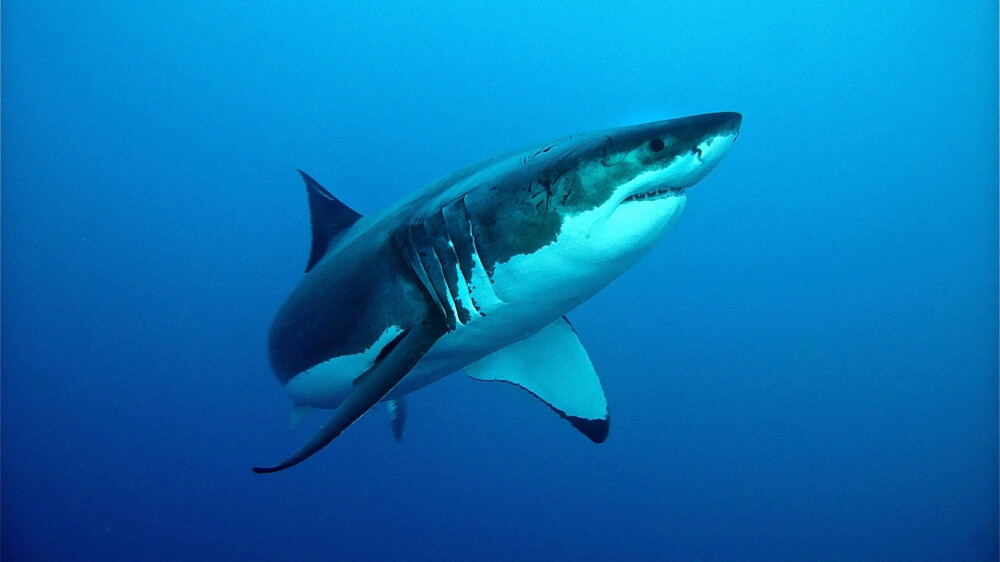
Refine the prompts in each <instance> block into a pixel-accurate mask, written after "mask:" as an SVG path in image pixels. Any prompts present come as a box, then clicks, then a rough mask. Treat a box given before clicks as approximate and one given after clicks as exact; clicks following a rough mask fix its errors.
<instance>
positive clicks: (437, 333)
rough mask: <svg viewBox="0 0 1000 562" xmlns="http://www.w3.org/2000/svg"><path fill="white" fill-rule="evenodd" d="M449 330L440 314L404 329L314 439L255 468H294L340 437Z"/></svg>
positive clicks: (277, 469)
mask: <svg viewBox="0 0 1000 562" xmlns="http://www.w3.org/2000/svg"><path fill="white" fill-rule="evenodd" d="M445 331H446V327H445V325H444V320H443V319H437V318H428V319H427V320H426V321H425V322H424V323H423V324H421V325H419V326H414V327H412V328H409V329H406V330H403V332H401V333H400V334H399V335H398V336H396V338H395V339H394V340H392V341H391V342H389V344H388V345H386V346H385V348H384V349H383V350H382V351H381V352H380V353H379V357H378V358H377V359H376V360H375V364H374V365H372V367H371V368H370V369H368V370H367V371H365V372H364V373H362V374H361V375H360V376H359V377H358V378H357V379H356V380H355V381H354V390H353V391H352V392H351V394H350V395H348V397H347V398H346V399H345V400H344V402H343V403H341V405H340V407H339V408H337V410H336V411H335V412H334V413H333V416H331V417H330V419H329V420H327V422H326V423H325V424H323V425H322V426H321V427H320V428H319V430H318V431H317V432H316V434H315V435H313V437H312V439H310V440H309V441H308V442H307V443H306V444H305V445H303V446H302V448H301V449H299V450H298V451H296V452H295V454H293V455H292V456H290V457H288V458H287V459H285V460H283V461H281V463H279V464H277V465H275V466H270V467H259V466H255V467H254V468H253V471H254V472H256V473H257V474H263V473H269V472H278V471H279V470H284V469H286V468H290V467H292V466H295V465H297V464H299V463H300V462H302V461H304V460H306V459H307V458H309V457H310V456H312V455H313V453H315V452H317V451H319V450H320V449H322V448H323V447H325V446H326V445H327V444H328V443H330V441H333V440H334V439H336V438H337V436H338V435H340V434H341V433H343V432H344V430H345V429H347V428H348V427H350V425H351V424H352V423H354V421H355V420H357V419H358V418H360V417H361V415H362V414H364V413H365V412H367V411H368V410H369V409H370V408H371V407H372V406H374V405H375V404H376V403H377V402H378V401H379V400H381V399H382V398H384V397H385V395H386V394H388V393H389V391H390V390H392V388H393V387H394V386H396V384H398V383H399V381H400V380H402V379H403V377H404V376H406V373H408V372H410V369H412V368H413V366H414V365H416V364H417V362H418V361H420V358H421V357H423V356H424V354H426V353H427V350H429V349H430V348H431V346H432V345H434V342H436V341H437V340H438V338H440V337H441V336H442V335H444V333H445Z"/></svg>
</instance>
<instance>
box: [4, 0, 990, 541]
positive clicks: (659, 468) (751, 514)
mask: <svg viewBox="0 0 1000 562" xmlns="http://www.w3.org/2000/svg"><path fill="white" fill-rule="evenodd" d="M226 4H227V3H217V2H202V1H198V0H195V1H190V2H160V1H153V2H121V1H110V2H97V3H86V2H85V3H80V2H65V1H55V0H39V1H36V2H23V1H21V2H17V1H10V2H4V3H3V6H2V11H0V20H2V39H0V52H2V76H0V80H2V109H0V118H2V174H0V182H2V207H0V210H2V223H0V224H2V227H0V228H2V258H0V271H2V293H0V299H2V307H0V311H2V312H0V321H2V354H0V368H2V388H0V392H2V393H0V416H2V442H0V447H2V449H0V452H2V457H0V461H2V465H0V484H2V493H0V510H2V513H0V555H2V557H3V559H4V560H5V561H6V560H12V561H13V560H185V559H186V560H202V559H214V560H306V559H337V560H365V559H375V558H381V559H389V560H506V559H521V560H530V559H549V560H552V559H555V560H606V559H627V560H743V559H753V560H807V559H809V560H995V559H996V558H997V549H998V547H997V529H998V484H997V482H998V445H997V439H998V423H997V419H998V289H997V288H998V258H997V255H998V242H997V241H998V167H997V158H998V101H997V99H998V86H997V85H998V70H997V69H998V55H997V48H998V38H997V24H998V17H997V5H996V3H992V2H975V1H973V2H957V3H956V2H888V3H876V5H872V3H869V2H860V1H855V0H850V1H847V2H826V3H815V2H807V3H802V4H801V5H795V6H790V5H789V4H788V3H783V2H771V3H763V4H760V3H747V4H746V5H740V4H734V3H730V2H707V3H705V2H701V3H690V2H688V3H675V2H637V3H630V4H628V5H625V4H620V5H615V6H614V7H609V5H607V4H606V3H576V2H551V3H532V2H510V3H497V2H491V3H483V4H481V5H479V4H477V5H475V6H473V5H472V4H458V3H456V4H448V3H410V4H407V5H405V7H401V6H395V7H389V6H381V7H372V6H369V5H368V4H367V3H363V2H345V3H334V2H305V3H290V2H246V3H229V5H226ZM726 110H731V111H740V112H742V113H743V115H744V121H743V128H742V132H741V135H740V139H739V141H738V142H737V143H736V145H735V146H734V148H733V150H732V151H731V152H730V154H729V156H728V157H727V158H726V159H725V160H724V161H723V162H722V164H721V165H720V166H719V167H718V169H716V170H715V171H714V172H713V173H712V174H711V175H709V176H708V178H706V179H705V180H704V181H703V182H702V183H701V184H699V185H698V186H696V187H695V188H692V189H691V190H689V195H688V204H687V209H686V210H685V214H684V216H682V217H681V220H680V221H679V223H678V225H677V226H676V227H675V228H674V229H673V231H672V232H671V233H669V234H668V236H667V238H666V239H665V240H664V241H663V242H662V243H661V244H660V245H659V246H657V247H656V248H655V249H654V250H653V252H652V253H651V254H650V255H649V256H647V257H646V258H645V259H644V260H643V261H642V262H640V263H639V264H638V265H637V266H635V267H634V268H633V269H632V270H630V271H629V272H627V273H626V274H625V275H624V276H622V277H621V278H619V279H618V280H617V281H615V282H614V283H612V284H611V285H610V286H608V287H607V288H606V289H605V290H604V291H603V292H601V293H599V294H598V295H597V296H596V297H594V298H593V299H592V300H590V301H588V302H587V303H585V304H584V305H583V306H581V307H580V308H579V309H578V310H576V311H575V312H573V313H571V314H570V318H571V320H572V321H573V322H574V325H575V327H576V329H577V331H578V332H579V334H580V337H581V339H582V340H583V342H584V344H585V345H586V346H587V348H588V351H589V353H590V356H591V358H592V360H593V363H594V364H595V366H596V368H597V371H598V372H599V374H600V375H601V378H602V380H603V383H604V387H605V390H606V393H607V396H608V400H609V402H610V408H611V417H612V425H611V434H610V437H609V439H608V441H607V442H606V443H604V444H602V445H594V444H592V443H590V442H589V441H588V440H587V439H585V438H583V437H582V436H580V435H579V434H578V433H577V432H576V431H574V430H573V429H572V428H571V427H570V426H569V425H568V424H566V423H565V422H564V421H563V420H561V419H559V418H558V417H557V416H555V415H553V414H552V412H551V411H550V410H549V408H547V407H546V406H545V405H544V404H542V403H540V402H538V401H537V400H535V399H534V398H532V397H531V396H529V395H528V394H526V393H523V392H521V391H519V390H518V389H516V388H513V387H509V386H508V385H497V384H491V383H478V382H474V381H471V380H469V379H467V378H466V377H464V376H461V375H459V376H454V377H449V378H446V379H444V380H442V381H440V382H439V383H436V384H434V385H431V386H429V387H427V388H425V389H423V390H421V391H419V392H417V393H415V394H413V395H411V396H409V397H408V398H409V418H408V423H407V427H406V432H405V433H406V434H405V436H404V440H403V442H402V443H399V444H397V443H395V442H394V441H393V439H392V436H391V432H390V430H389V425H388V422H387V421H386V420H385V419H384V416H380V415H375V414H372V415H368V416H365V417H364V418H363V419H362V420H360V421H359V422H358V423H357V424H355V425H354V426H353V427H351V428H350V429H349V431H348V432H346V433H345V434H344V435H343V436H342V437H341V438H340V439H338V440H337V441H336V442H334V443H333V444H332V445H331V446H329V447H328V448H327V449H325V450H323V451H322V452H320V453H319V454H317V455H316V456H315V457H314V458H312V459H310V460H309V461H307V462H305V463H303V464H302V465H300V466H297V467H295V468H294V469H291V470H289V471H286V472H283V473H280V474H275V475H268V476H261V475H255V474H253V473H251V471H250V467H251V466H253V465H260V464H268V463H271V462H274V461H277V460H279V459H280V458H283V457H284V456H285V455H287V454H289V453H290V452H292V451H293V450H295V449H296V448H297V447H298V446H299V445H300V444H301V443H302V442H303V441H304V440H305V439H307V438H308V436H309V435H310V433H311V431H312V429H313V428H314V427H315V424H316V423H318V422H319V418H316V419H312V420H310V421H312V422H315V423H307V424H305V425H306V426H308V427H303V428H302V429H299V430H296V431H295V432H292V433H289V432H288V431H287V428H286V415H287V412H286V408H287V400H286V398H285V397H284V395H283V393H282V390H281V388H280V387H279V385H278V384H277V382H276V381H275V380H274V378H273V376H272V375H271V373H270V369H269V366H268V361H267V356H266V334H267V330H268V327H269V322H270V320H271V317H272V316H273V314H274V312H275V311H276V309H277V307H278V306H279V305H280V304H281V302H282V301H283V299H284V298H285V296H286V295H287V294H288V292H289V291H290V290H291V289H292V288H293V286H294V285H295V284H296V283H297V281H298V279H299V278H300V276H301V271H302V268H303V266H304V265H305V261H306V258H307V255H308V249H309V223H308V214H307V208H306V200H305V193H304V190H303V188H302V185H301V181H300V179H299V177H298V174H297V173H296V169H297V168H301V169H303V170H306V171H308V172H309V173H311V174H312V175H314V176H315V177H316V178H317V179H318V180H319V181H320V182H322V183H323V184H324V185H325V186H326V187H327V188H329V189H330V190H331V191H332V192H334V193H335V194H336V195H337V196H338V197H340V198H341V199H342V200H344V201H345V202H346V203H348V204H349V205H351V206H352V207H354V208H355V209H358V210H359V211H361V212H363V213H370V212H374V211H376V210H378V209H381V208H382V207H384V206H386V205H388V204H390V203H392V202H393V201H395V200H397V199H398V198H400V197H402V196H403V195H405V194H407V193H409V192H410V191H412V190H414V189H417V188H419V187H420V186H422V185H423V184H425V183H427V182H428V181H431V180H433V179H435V178H437V177H439V176H442V175H444V174H447V173H448V172H450V171H452V170H455V169H458V168H460V167H462V166H464V165H466V164H469V163H472V162H475V161H477V160H479V159H481V158H484V157H488V156H491V155H493V154H496V153H499V152H502V151H504V150H507V149H510V148H514V147H518V146H522V145H525V144H527V143H530V142H535V141H542V140H546V139H550V138H554V137H559V136H562V135H565V134H568V133H574V132H581V131H586V130H591V129H599V128H605V127H613V126H618V125H626V124H633V123H640V122H644V121H653V120H659V119H664V118H670V117H678V116H683V115H688V114H694V113H704V112H711V111H726Z"/></svg>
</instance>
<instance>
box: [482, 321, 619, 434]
mask: <svg viewBox="0 0 1000 562" xmlns="http://www.w3.org/2000/svg"><path fill="white" fill-rule="evenodd" d="M465 370H466V372H467V373H468V374H469V376H471V377H472V378H474V379H478V380H485V381H504V382H509V383H513V384H516V385H518V386H520V387H521V388H523V389H525V390H527V391H528V392H530V393H532V394H534V395H535V396H537V397H538V398H540V399H542V401H544V402H545V403H546V404H548V405H549V406H550V407H551V408H552V409H553V410H555V411H556V412H557V413H558V414H559V415H560V416H562V417H564V418H566V419H567V420H568V421H569V422H570V423H571V424H573V427H575V428H577V429H578V430H580V432H581V433H583V434H584V435H586V436H587V437H589V438H590V439H591V441H593V442H595V443H602V442H604V440H605V439H606V438H607V437H608V401H607V399H606V398H605V397H604V389H603V388H601V381H600V379H598V378H597V373H596V372H595V371H594V366H593V365H592V364H591V363H590V358H589V357H587V352H586V350H584V349H583V344H581V343H580V338H579V337H577V335H576V331H575V330H573V326H571V325H570V323H569V320H567V319H566V318H565V317H563V318H560V319H558V320H556V321H555V322H553V323H551V324H549V325H548V326H546V327H545V328H542V329H541V330H540V331H539V332H538V333H536V334H535V335H533V336H531V337H529V338H527V339H524V340H521V341H519V342H517V343H514V344H511V345H509V346H507V347H505V348H503V349H501V350H499V351H496V352H494V353H492V354H490V355H487V356H486V357H483V358H482V359H480V360H479V361H477V362H475V363H473V364H472V365H469V366H468V367H466V368H465Z"/></svg>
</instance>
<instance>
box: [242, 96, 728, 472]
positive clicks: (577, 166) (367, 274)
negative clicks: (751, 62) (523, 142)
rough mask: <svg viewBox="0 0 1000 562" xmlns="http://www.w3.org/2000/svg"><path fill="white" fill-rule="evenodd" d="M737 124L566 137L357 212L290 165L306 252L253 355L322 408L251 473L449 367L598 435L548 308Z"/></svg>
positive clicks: (596, 272) (590, 380)
mask: <svg viewBox="0 0 1000 562" xmlns="http://www.w3.org/2000/svg"><path fill="white" fill-rule="evenodd" d="M741 121H742V117H741V116H740V115H739V114H737V113H712V114H705V115H696V116H691V117H684V118H680V119H672V120H667V121H658V122H654V123H647V124H643V125H635V126H631V127H624V128H619V129H612V130H606V131H597V132H592V133H585V134H578V135H571V136H568V137H564V138H561V139H557V140H555V141H552V142H547V143H542V144H539V145H535V146H532V147H530V148H528V149H525V150H518V151H513V152H510V153H506V154H503V155H500V156H496V157H494V158H491V159H488V160H485V161H483V162H480V163H478V164H475V165H473V166H470V167H468V168H466V169H464V170H461V171H459V172H456V173H453V174H451V175H449V176H447V177H445V178H442V179H441V180H438V181H436V182H434V183H431V184H430V185H428V186H426V187H424V188H423V189H420V190H418V191H416V192H414V193H412V194H411V195H410V196H408V197H406V198H404V199H403V200H401V201H399V202H398V203H396V204H395V205H393V206H391V207H389V208H387V209H385V210H384V211H382V212H380V213H377V214H375V215H371V216H367V217H362V216H361V215H359V214H358V213H356V212H354V211H353V210H351V209H350V208H348V207H347V206H345V205H344V204H343V203H341V202H340V201H338V200H337V199H336V198H335V197H334V196H333V195H331V194H330V193H329V192H328V191H327V190H325V189H324V188H323V187H322V186H320V185H319V184H318V183H317V182H316V181H315V180H313V179H312V178H310V177H309V176H308V175H306V174H305V173H303V174H302V175H303V177H304V179H305V182H306V188H307V191H308V194H309V201H310V209H311V215H312V229H313V245H312V252H311V255H310V259H309V263H308V265H307V267H306V275H305V276H304V278H303V279H302V281H301V283H300V284H299V285H298V287H297V288H296V289H295V290H294V291H293V292H292V294H291V295H290V296H289V297H288V300H287V301H286V302H285V304H284V305H283V306H282V307H281V309H280V310H279V311H278V313H277V315H276V317H275V320H274V323H273V325H272V328H271V332H270V339H269V352H270V358H271V364H272V367H273V370H274V372H275V374H276V376H277V378H278V380H279V381H280V382H281V383H282V384H283V385H284V387H285V390H286V391H287V393H288V395H289V396H290V397H291V399H292V401H293V403H294V404H295V405H297V406H307V407H314V408H324V409H334V410H335V411H334V413H333V414H332V417H331V418H330V419H329V420H328V421H327V422H326V423H325V424H324V425H323V426H322V427H321V428H320V429H319V431H318V432H317V433H316V434H315V436H314V437H313V438H312V439H311V440H310V441H309V442H307V443H306V444H305V445H304V446H303V447H302V448H301V449H300V450H299V451H297V452H296V453H294V454H293V455H292V456H290V457H288V458H287V459H285V460H284V461H282V462H281V463H279V464H278V465H275V466H272V467H267V468H261V467H255V468H254V471H255V472H258V473H264V472H276V471H279V470H283V469H286V468H289V467H291V466H293V465H295V464H298V463H299V462H301V461H303V460H305V459H306V458H308V457H309V456H311V455H312V454H313V453H315V452H317V451H318V450H320V449H321V448H323V447H324V446H325V445H326V444H328V443H329V442H330V441H332V440H333V439H334V438H336V437H337V436H338V435H340V433H341V432H343V431H344V430H345V429H346V428H347V427H348V426H349V425H350V424H351V423H353V422H354V421H355V420H356V419H357V418H358V417H360V416H361V415H362V414H363V413H364V412H366V411H367V410H368V409H370V408H371V407H372V406H374V405H375V404H376V403H378V402H380V401H386V402H387V403H388V404H389V406H390V415H392V416H393V418H394V419H395V420H396V421H397V422H399V424H401V421H402V417H403V414H404V410H403V409H402V404H401V403H399V402H398V401H397V399H398V398H400V397H402V396H403V395H405V394H407V393H410V392H412V391H414V390H416V389H419V388H421V387H423V386H426V385H428V384H430V383H432V382H434V381H435V380H438V379H440V378H442V377H444V376H447V375H449V374H451V373H454V372H456V371H459V370H461V369H465V371H466V372H467V373H468V374H470V375H471V376H472V377H473V378H477V379H481V380H500V381H506V382H511V383H514V384H517V385H519V386H522V387H523V388H525V389H526V390H528V391H529V392H531V393H532V394H534V395H535V396H537V397H538V398H540V399H542V400H543V401H545V402H546V403H547V404H548V405H549V406H551V407H552V409H553V410H555V411H556V412H557V413H559V414H560V415H561V416H563V417H564V418H566V419H567V420H568V421H570V423H572V424H573V426H574V427H576V428H577V429H578V430H580V431H581V432H582V433H584V434H585V435H586V436H587V437H589V438H590V439H591V440H593V441H595V442H598V443H599V442H602V441H604V439H605V438H606V437H607V433H608V423H609V421H608V409H607V402H606V400H605V397H604V392H603V390H602V388H601V384H600V380H599V379H598V377H597V374H596V372H595V371H594V368H593V366H592V365H591V362H590V360H589V358H588V357H587V353H586V351H585V350H584V348H583V346H582V345H581V344H580V341H579V339H578V337H577V335H576V333H575V331H574V330H573V328H572V326H571V325H570V324H569V322H568V320H566V318H565V316H564V315H565V314H566V313H567V312H569V311H570V310H572V309H573V308H575V307H576V306H577V305H579V304H580V303H582V302H583V301H585V300H587V299H588V298H590V297H591V296H592V295H593V294H594V293H596V292H597V291H598V290H600V289H601V288H602V287H604V286H605V285H607V284H608V283H609V282H611V281H612V280H613V279H614V278H616V277H617V276H619V275H620V274H621V273H622V272H624V271H625V270H626V269H628V268H629V267H630V266H631V265H633V264H634V263H635V262H636V261H637V260H638V259H639V258H641V257H642V256H643V255H645V254H646V253H647V252H648V251H649V250H650V249H651V248H652V246H653V245H654V244H655V243H656V242H657V241H658V240H659V239H660V238H661V237H662V236H663V234H664V233H665V232H666V230H667V229H668V228H669V227H670V226H671V225H672V224H673V223H674V222H675V221H676V219H677V217H678V216H679V214H680V212H681V211H682V210H683V208H684V204H685V201H686V196H685V189H686V188H688V187H690V186H692V185H694V184H695V183H697V182H698V181H700V180H701V179H702V178H703V177H704V176H705V175H706V174H707V173H708V172H709V171H711V170H712V168H714V167H715V165H716V164H718V162H719V161H720V160H721V159H722V157H723V156H725V154H726V153H727V152H728V150H729V148H730V146H731V145H732V143H733V142H734V141H735V140H736V137H737V135H738V133H739V127H740V124H741ZM394 429H396V432H397V433H396V434H397V438H398V437H399V430H400V425H394Z"/></svg>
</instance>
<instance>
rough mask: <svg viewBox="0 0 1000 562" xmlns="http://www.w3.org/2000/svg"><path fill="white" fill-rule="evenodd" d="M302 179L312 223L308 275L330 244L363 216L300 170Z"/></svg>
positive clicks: (307, 266)
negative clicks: (304, 182)
mask: <svg viewBox="0 0 1000 562" xmlns="http://www.w3.org/2000/svg"><path fill="white" fill-rule="evenodd" d="M299 173H300V174H302V179H304V180H305V181H306V191H307V192H309V218H310V219H311V221H312V250H311V251H310V252H309V263H308V264H307V265H306V273H309V270H310V269H312V268H313V266H314V265H316V262H318V261H319V260H320V258H322V257H323V255H324V254H326V249H327V248H328V247H329V246H330V242H331V241H332V240H333V239H334V238H336V237H337V235H339V234H340V233H341V232H343V231H345V230H347V228H348V227H350V226H351V225H352V224H354V223H356V222H358V219H360V218H361V214H360V213H358V212H357V211H355V210H354V209H352V208H350V207H348V206H347V205H344V204H343V203H341V202H340V200H339V199H337V198H336V197H334V196H333V195H331V194H330V192H329V191H327V190H326V189H324V188H323V186H322V185H320V184H319V182H317V181H316V180H314V179H312V178H311V177H309V174H307V173H305V172H303V171H302V170H299Z"/></svg>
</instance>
